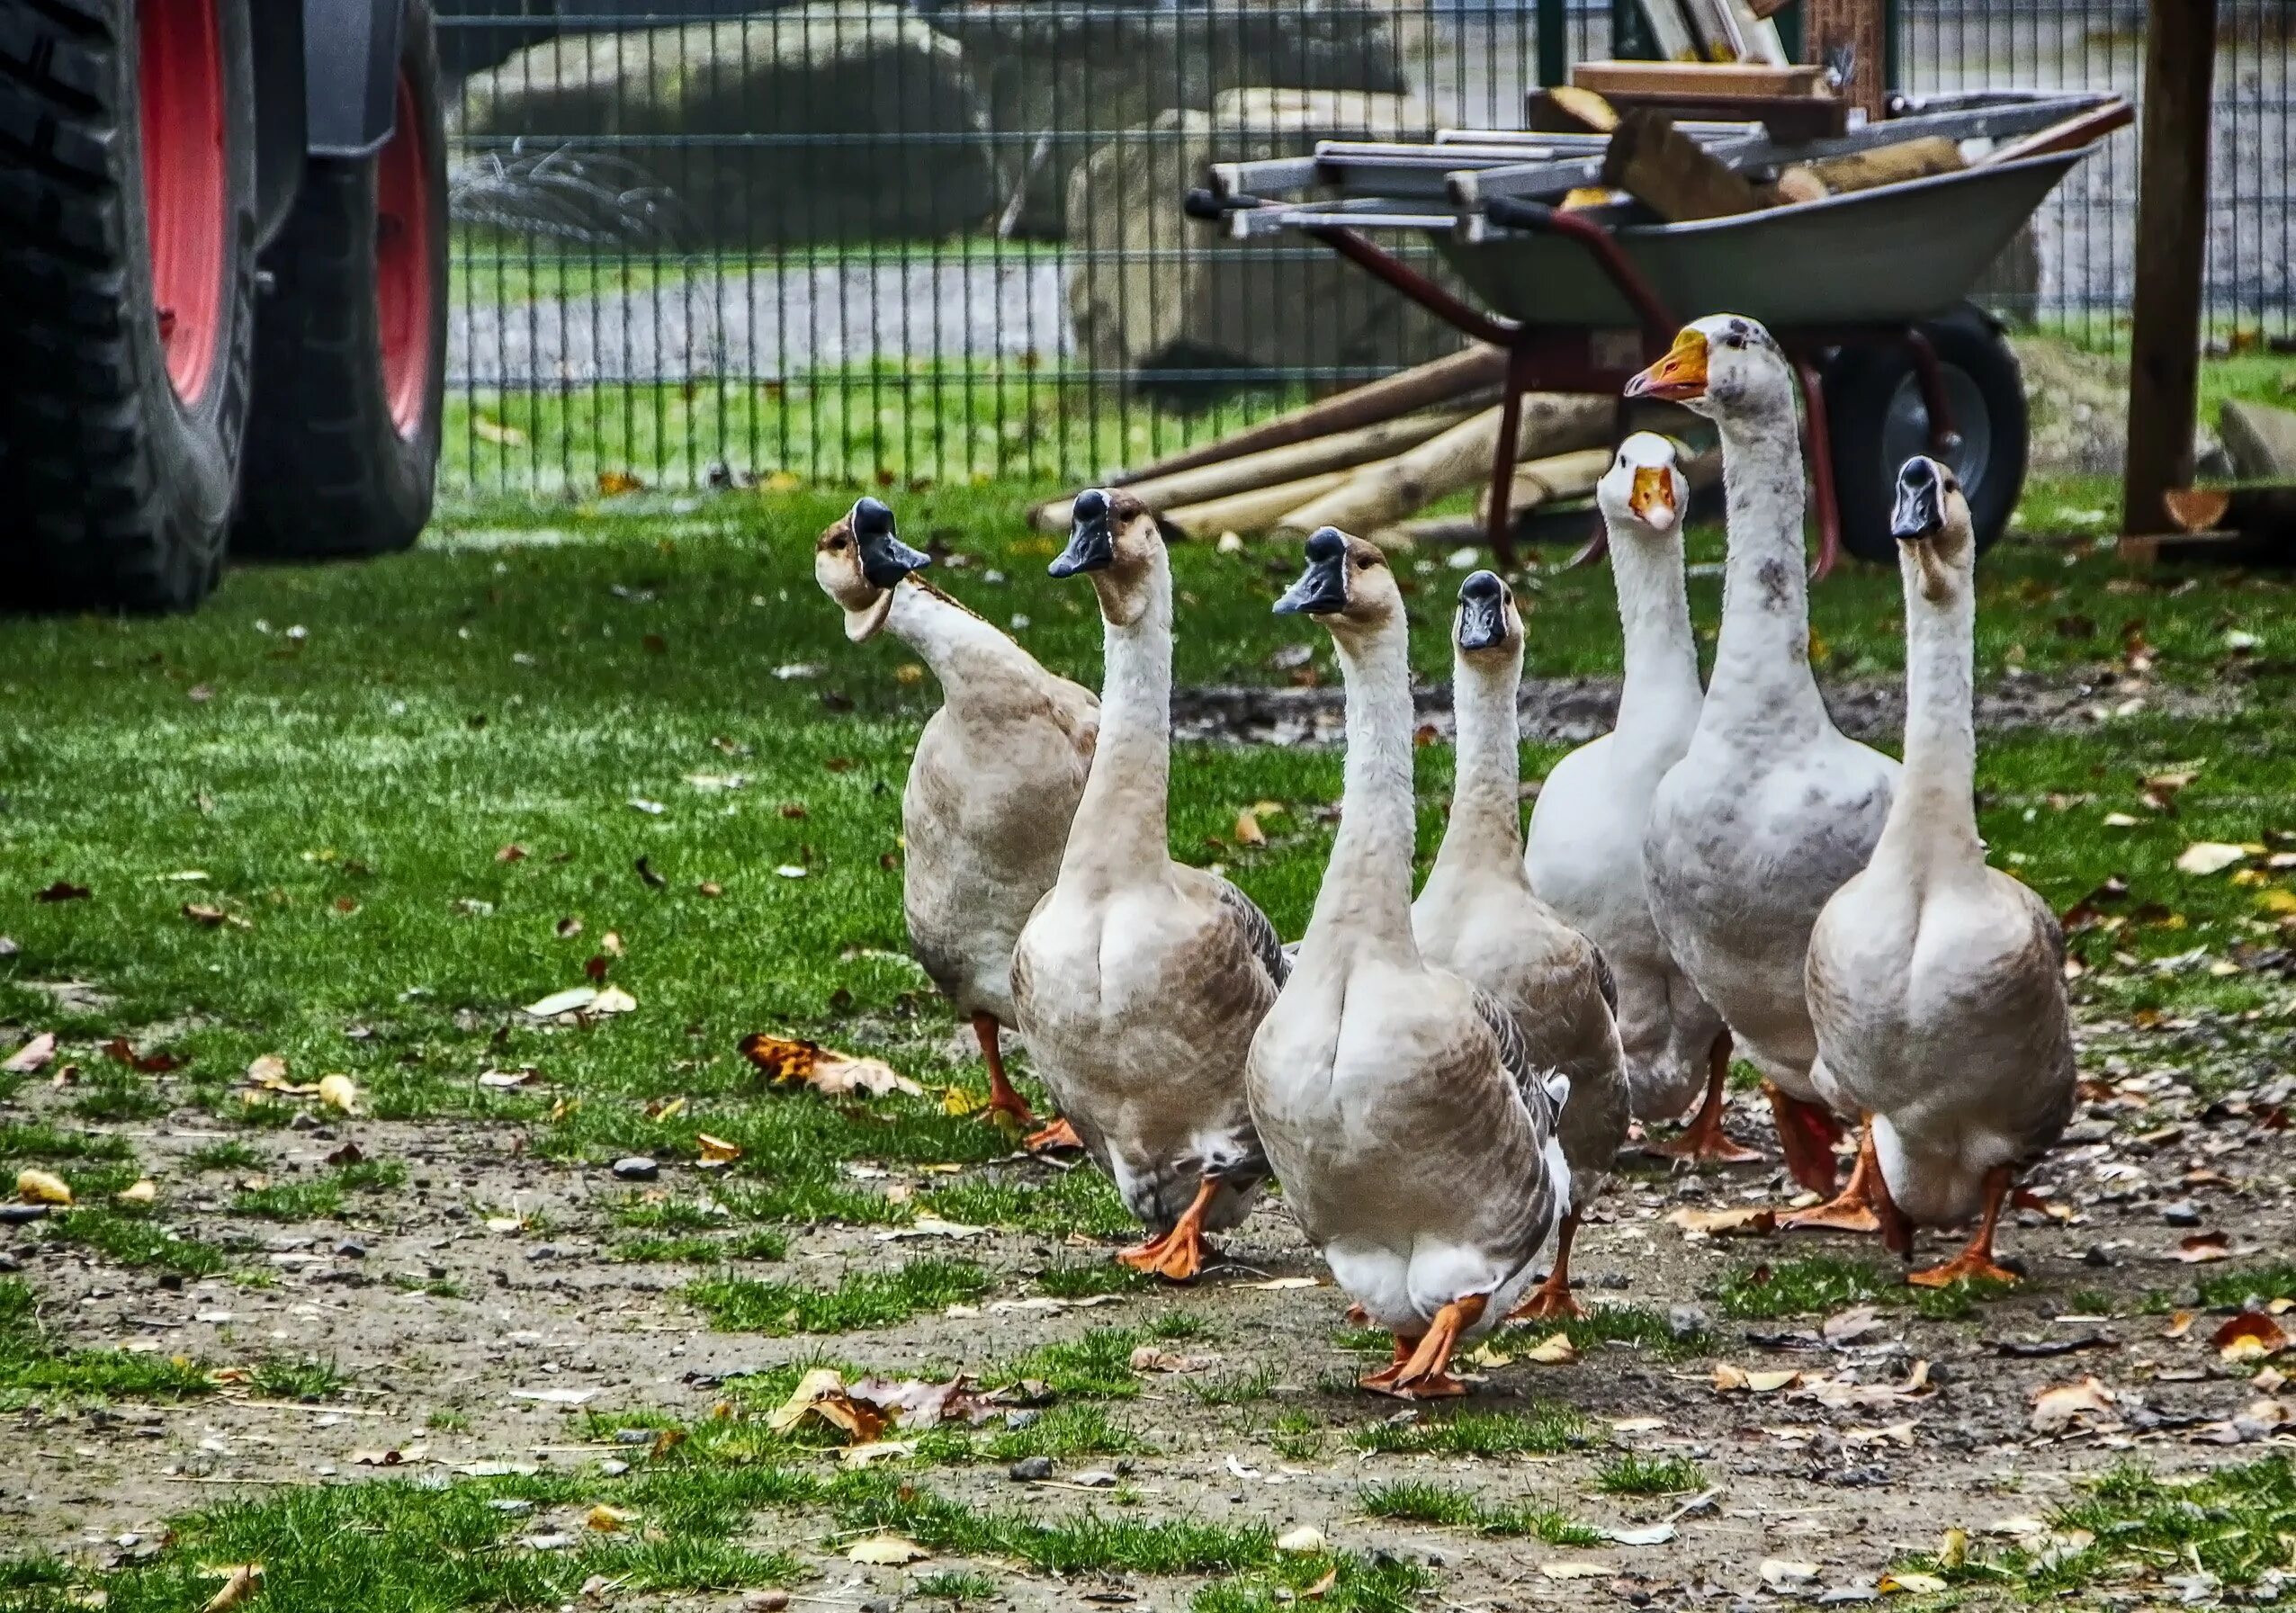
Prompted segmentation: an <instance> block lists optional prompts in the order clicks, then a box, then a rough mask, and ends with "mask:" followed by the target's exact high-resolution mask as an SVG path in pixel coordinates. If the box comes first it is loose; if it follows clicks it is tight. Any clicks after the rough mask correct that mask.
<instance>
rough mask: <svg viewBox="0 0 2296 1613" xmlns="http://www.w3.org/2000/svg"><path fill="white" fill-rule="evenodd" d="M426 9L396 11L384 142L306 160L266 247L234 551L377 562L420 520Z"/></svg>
mask: <svg viewBox="0 0 2296 1613" xmlns="http://www.w3.org/2000/svg"><path fill="white" fill-rule="evenodd" d="M439 117H440V109H439V85H438V46H437V43H436V40H435V37H434V35H433V31H432V24H431V9H430V5H429V4H428V0H408V4H407V13H406V26H405V27H404V28H403V29H402V30H401V33H400V44H399V88H398V96H397V105H396V113H395V117H394V119H393V121H392V128H391V134H390V139H389V140H387V141H386V142H384V144H383V146H382V148H381V149H380V150H379V151H377V152H376V153H375V154H374V155H373V156H372V157H363V158H359V159H356V160H352V161H345V160H341V159H336V158H326V157H314V158H312V159H311V160H310V162H309V166H308V167H307V168H306V170H305V173H304V175H303V184H302V188H301V190H300V193H298V194H297V196H296V199H295V204H294V207H293V209H292V210H291V211H290V212H289V214H288V216H287V220H286V222H285V224H284V225H283V226H282V228H281V229H280V232H279V235H278V237H277V238H276V239H274V241H273V242H272V243H271V245H270V246H267V247H265V250H264V255H263V266H264V269H265V273H267V274H268V275H269V277H270V283H269V286H268V289H267V290H266V291H265V293H264V295H263V298H262V300H261V301H260V302H259V304H258V305H257V308H256V367H255V374H256V401H255V410H254V413H253V416H252V417H251V418H250V419H249V421H248V425H247V470H246V473H245V476H244V478H243V485H242V489H241V492H240V497H239V517H238V524H237V525H236V526H235V528H234V530H233V533H232V545H233V549H234V551H235V552H236V553H238V554H240V555H252V556H262V557H265V558H269V559H290V560H336V559H345V558H350V557H354V556H360V555H372V554H389V553H392V552H395V551H399V550H401V549H405V548H407V547H408V545H410V544H411V543H413V542H414V541H415V538H416V535H417V533H420V532H421V531H422V530H423V526H424V524H426V522H428V521H429V519H430V512H431V497H432V491H433V488H434V486H435V479H436V477H437V472H438V453H439V442H440V438H441V435H442V434H441V419H440V417H441V413H442V410H443V408H444V399H445V381H446V142H445V140H444V137H443V135H442V133H441V130H440V122H439Z"/></svg>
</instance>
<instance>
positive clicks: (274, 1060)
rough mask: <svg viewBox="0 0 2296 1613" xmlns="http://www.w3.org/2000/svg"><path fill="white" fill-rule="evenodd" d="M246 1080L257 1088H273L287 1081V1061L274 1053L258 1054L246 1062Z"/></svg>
mask: <svg viewBox="0 0 2296 1613" xmlns="http://www.w3.org/2000/svg"><path fill="white" fill-rule="evenodd" d="M247 1079H248V1080H251V1081H253V1082H255V1084H256V1086H258V1087H275V1086H277V1085H279V1083H280V1082H282V1081H283V1080H286V1079H287V1061H286V1060H284V1059H283V1058H281V1057H280V1056H279V1055H278V1054H277V1053H257V1054H256V1056H255V1057H254V1058H252V1059H250V1060H248V1061H247Z"/></svg>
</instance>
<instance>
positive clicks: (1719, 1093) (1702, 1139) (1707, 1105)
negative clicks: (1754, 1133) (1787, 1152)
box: [1650, 1031, 1762, 1165]
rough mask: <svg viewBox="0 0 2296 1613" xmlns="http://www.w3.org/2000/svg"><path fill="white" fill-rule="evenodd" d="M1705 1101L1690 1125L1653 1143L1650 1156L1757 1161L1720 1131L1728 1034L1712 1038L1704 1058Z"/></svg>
mask: <svg viewBox="0 0 2296 1613" xmlns="http://www.w3.org/2000/svg"><path fill="white" fill-rule="evenodd" d="M1707 1056H1708V1061H1709V1068H1708V1070H1707V1074H1706V1100H1705V1101H1704V1102H1703V1103H1701V1104H1700V1105H1699V1107H1698V1113H1697V1114H1696V1115H1695V1116H1691V1123H1690V1124H1689V1125H1686V1126H1684V1127H1683V1128H1682V1130H1681V1131H1680V1132H1678V1133H1676V1134H1674V1135H1673V1136H1672V1137H1669V1138H1668V1139H1666V1141H1665V1142H1664V1143H1652V1144H1651V1145H1650V1152H1653V1153H1656V1154H1664V1155H1665V1156H1666V1157H1667V1158H1668V1159H1670V1160H1698V1161H1700V1162H1701V1163H1710V1164H1715V1165H1748V1164H1752V1163H1753V1162H1755V1161H1756V1160H1760V1159H1761V1158H1762V1155H1761V1153H1760V1152H1758V1151H1756V1150H1754V1149H1751V1148H1747V1147H1745V1146H1744V1144H1742V1143H1737V1142H1735V1140H1733V1139H1732V1137H1731V1135H1730V1134H1729V1133H1727V1132H1726V1131H1724V1130H1723V1129H1722V1110H1723V1107H1724V1103H1725V1099H1726V1091H1727V1089H1728V1087H1729V1083H1730V1033H1729V1032H1728V1031H1724V1032H1723V1033H1722V1034H1721V1035H1718V1036H1717V1037H1715V1038H1714V1047H1713V1050H1712V1052H1711V1053H1709V1054H1708V1055H1707Z"/></svg>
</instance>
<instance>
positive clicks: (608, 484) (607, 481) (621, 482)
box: [598, 470, 646, 498]
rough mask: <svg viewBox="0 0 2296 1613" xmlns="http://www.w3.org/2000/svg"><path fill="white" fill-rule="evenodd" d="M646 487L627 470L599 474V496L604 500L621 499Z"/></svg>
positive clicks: (605, 471)
mask: <svg viewBox="0 0 2296 1613" xmlns="http://www.w3.org/2000/svg"><path fill="white" fill-rule="evenodd" d="M645 485H646V484H645V483H644V482H642V481H641V480H640V479H638V478H637V477H635V476H633V475H632V474H631V473H630V472H629V471H627V470H601V471H599V472H598V496H599V497H602V498H619V497H622V495H623V494H624V493H636V492H640V491H642V490H643V489H644V488H645Z"/></svg>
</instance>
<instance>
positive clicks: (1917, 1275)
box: [1906, 1165, 2017, 1288]
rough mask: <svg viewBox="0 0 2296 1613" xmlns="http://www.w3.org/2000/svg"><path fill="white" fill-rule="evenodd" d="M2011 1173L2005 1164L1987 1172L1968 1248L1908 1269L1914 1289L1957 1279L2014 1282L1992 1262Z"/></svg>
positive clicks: (2010, 1274)
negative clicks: (1931, 1263)
mask: <svg viewBox="0 0 2296 1613" xmlns="http://www.w3.org/2000/svg"><path fill="white" fill-rule="evenodd" d="M2010 1175H2011V1168H2010V1167H2009V1166H2006V1165H1996V1167H1994V1168H1993V1169H1991V1170H1988V1171H1987V1172H1986V1174H1985V1214H1983V1215H1982V1216H1981V1217H1979V1218H1978V1230H1977V1231H1976V1232H1973V1233H1971V1234H1970V1236H1969V1247H1968V1248H1967V1249H1964V1250H1962V1251H1961V1252H1960V1254H1958V1255H1955V1256H1954V1257H1953V1258H1952V1259H1950V1260H1948V1261H1946V1262H1945V1264H1944V1265H1942V1266H1932V1267H1930V1268H1928V1269H1927V1270H1925V1271H1914V1272H1908V1273H1907V1274H1906V1281H1907V1282H1908V1283H1911V1284H1913V1285H1914V1286H1915V1287H1917V1288H1950V1287H1951V1286H1953V1285H1954V1284H1955V1283H1959V1282H1968V1281H1977V1282H1989V1283H2009V1284H2013V1283H2014V1282H2016V1281H2017V1274H2016V1273H2015V1272H2013V1271H2011V1270H2009V1269H2007V1268H2005V1267H2001V1266H1996V1265H1995V1264H1994V1260H1993V1229H1994V1228H1995V1227H1996V1226H1997V1225H1998V1224H1999V1223H2000V1221H2001V1205H2002V1202H2003V1201H2004V1200H2005V1199H2006V1198H2007V1197H2008V1196H2009V1182H2010Z"/></svg>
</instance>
